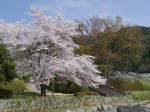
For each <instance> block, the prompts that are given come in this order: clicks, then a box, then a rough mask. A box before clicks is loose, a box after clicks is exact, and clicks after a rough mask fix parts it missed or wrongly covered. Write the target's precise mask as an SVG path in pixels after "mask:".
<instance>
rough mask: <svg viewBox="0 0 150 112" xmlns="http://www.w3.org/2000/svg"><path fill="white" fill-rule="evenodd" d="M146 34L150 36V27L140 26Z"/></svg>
mask: <svg viewBox="0 0 150 112" xmlns="http://www.w3.org/2000/svg"><path fill="white" fill-rule="evenodd" d="M138 27H139V28H140V30H141V32H142V33H143V34H144V35H145V36H150V27H144V26H138Z"/></svg>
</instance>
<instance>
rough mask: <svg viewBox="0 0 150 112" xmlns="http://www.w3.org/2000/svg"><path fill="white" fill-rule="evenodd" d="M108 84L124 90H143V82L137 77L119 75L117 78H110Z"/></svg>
mask: <svg viewBox="0 0 150 112" xmlns="http://www.w3.org/2000/svg"><path fill="white" fill-rule="evenodd" d="M108 85H109V86H113V87H115V88H116V89H119V90H122V91H141V90H143V85H142V83H141V82H140V81H139V80H137V79H131V78H130V79H129V78H124V77H117V78H116V79H109V80H108Z"/></svg>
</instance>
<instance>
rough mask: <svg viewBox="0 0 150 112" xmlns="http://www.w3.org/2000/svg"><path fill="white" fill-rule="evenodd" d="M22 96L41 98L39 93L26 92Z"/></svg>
mask: <svg viewBox="0 0 150 112" xmlns="http://www.w3.org/2000/svg"><path fill="white" fill-rule="evenodd" d="M22 95H25V96H31V97H34V96H40V94H39V93H37V92H24V93H23V94H22Z"/></svg>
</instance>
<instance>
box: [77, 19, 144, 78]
mask: <svg viewBox="0 0 150 112" xmlns="http://www.w3.org/2000/svg"><path fill="white" fill-rule="evenodd" d="M80 29H82V30H80V31H81V32H83V33H82V36H80V37H79V39H76V40H75V42H76V43H80V44H81V45H83V47H80V48H79V49H78V50H75V52H76V53H78V54H84V53H86V54H90V55H93V56H95V57H96V58H95V64H98V65H108V66H112V67H113V70H120V71H135V70H138V67H139V66H140V65H141V61H142V59H143V54H144V51H145V45H144V43H143V40H142V33H141V30H140V29H139V28H138V27H136V26H129V25H123V24H122V19H121V17H118V16H117V17H116V19H114V20H113V19H111V18H99V17H95V16H94V17H91V18H89V19H87V20H85V21H83V22H82V27H81V28H80ZM80 38H81V39H80ZM80 40H82V43H81V42H80ZM86 46H88V50H87V49H86V48H87V47H86ZM84 49H85V50H84ZM111 70H112V69H111V68H110V71H111ZM104 72H105V71H104ZM107 74H108V75H107V76H109V75H110V74H109V73H107Z"/></svg>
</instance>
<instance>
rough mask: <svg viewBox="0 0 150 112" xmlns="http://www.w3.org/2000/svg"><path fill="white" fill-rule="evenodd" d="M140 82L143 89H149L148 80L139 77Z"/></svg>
mask: <svg viewBox="0 0 150 112" xmlns="http://www.w3.org/2000/svg"><path fill="white" fill-rule="evenodd" d="M140 82H141V83H142V85H143V87H144V91H150V80H146V79H145V80H144V79H141V80H140Z"/></svg>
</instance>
